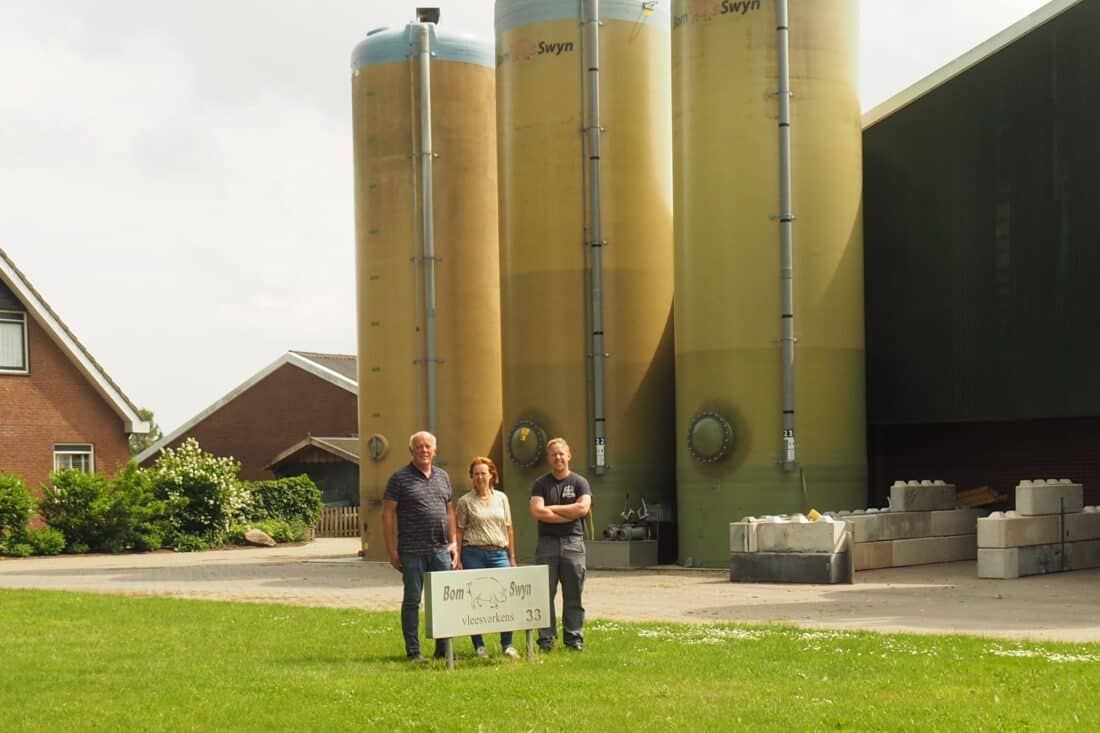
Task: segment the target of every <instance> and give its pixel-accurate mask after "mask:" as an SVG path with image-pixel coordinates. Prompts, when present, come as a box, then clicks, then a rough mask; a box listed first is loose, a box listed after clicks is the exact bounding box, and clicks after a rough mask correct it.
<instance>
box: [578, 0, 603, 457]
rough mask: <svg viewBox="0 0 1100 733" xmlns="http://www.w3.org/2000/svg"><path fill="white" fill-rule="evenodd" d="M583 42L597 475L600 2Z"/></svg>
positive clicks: (594, 0)
mask: <svg viewBox="0 0 1100 733" xmlns="http://www.w3.org/2000/svg"><path fill="white" fill-rule="evenodd" d="M583 22H584V24H585V32H584V45H585V50H586V54H587V58H588V66H587V72H586V74H587V77H588V78H587V82H588V120H587V123H586V124H585V133H586V136H587V141H588V184H589V185H588V212H589V222H588V246H589V250H590V252H591V260H592V276H591V284H590V286H589V294H588V297H589V310H590V313H591V317H592V334H591V339H590V341H589V350H590V351H591V358H592V385H591V393H592V435H593V439H594V441H595V446H594V448H595V450H594V451H593V455H594V456H595V465H594V466H593V469H594V470H595V472H596V473H597V474H603V473H605V472H606V471H607V453H606V440H607V415H606V407H605V398H604V387H605V384H604V382H605V376H604V360H605V359H606V357H607V354H606V353H605V351H604V323H603V246H604V245H605V244H606V242H604V241H603V227H602V225H601V221H600V132H601V130H600V3H599V0H584V18H583Z"/></svg>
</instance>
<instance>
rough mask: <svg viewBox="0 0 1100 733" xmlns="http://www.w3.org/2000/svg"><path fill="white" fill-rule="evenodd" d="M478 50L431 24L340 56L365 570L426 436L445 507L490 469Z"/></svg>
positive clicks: (493, 268) (482, 87) (488, 304)
mask: <svg viewBox="0 0 1100 733" xmlns="http://www.w3.org/2000/svg"><path fill="white" fill-rule="evenodd" d="M493 72H494V64H493V53H492V45H491V44H490V43H488V42H486V41H482V40H479V39H475V38H471V37H467V36H460V35H456V34H454V33H448V32H447V31H446V30H445V29H441V28H439V27H437V25H436V24H435V23H433V22H418V23H411V24H409V25H408V26H406V27H404V28H383V29H379V30H377V31H373V32H372V33H370V34H368V36H367V38H366V39H365V40H364V41H362V42H361V43H360V44H359V45H358V46H356V48H355V51H354V52H353V54H352V114H353V118H354V119H353V123H354V124H353V133H354V149H355V219H356V221H355V224H356V227H355V228H356V280H357V292H358V335H359V435H360V462H359V489H360V513H361V524H362V539H363V546H364V550H365V554H366V557H368V558H371V559H384V558H385V557H386V550H385V546H384V542H383V540H382V532H381V522H380V508H381V501H382V496H383V492H384V490H385V486H386V480H387V479H388V477H389V476H390V474H391V473H392V472H393V471H394V470H396V469H397V468H400V467H401V466H402V465H404V464H405V463H407V462H408V461H409V452H408V439H409V436H410V435H411V434H412V433H414V432H416V431H418V430H431V431H432V432H434V433H435V434H436V435H437V437H438V440H439V445H438V456H437V459H436V462H437V463H438V464H439V465H442V466H443V467H444V468H445V469H446V470H447V471H448V472H449V473H450V474H451V476H452V478H453V483H454V485H455V493H456V496H457V495H459V494H460V493H461V492H462V491H463V489H464V487H467V486H468V478H467V475H466V471H467V467H468V465H469V462H470V460H471V459H472V458H473V457H474V456H475V455H489V456H492V457H494V459H495V460H498V461H499V458H500V419H501V418H500V415H501V412H500V410H501V405H500V383H501V379H500V282H499V251H498V247H497V188H496V176H497V165H496V134H495V117H494V102H493V99H494V95H495V87H494V84H495V82H494V73H493Z"/></svg>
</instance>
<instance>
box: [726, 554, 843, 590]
mask: <svg viewBox="0 0 1100 733" xmlns="http://www.w3.org/2000/svg"><path fill="white" fill-rule="evenodd" d="M730 582H731V583H815V584H824V585H835V584H837V583H851V582H852V556H851V554H850V553H848V552H832V553H826V552H731V553H730Z"/></svg>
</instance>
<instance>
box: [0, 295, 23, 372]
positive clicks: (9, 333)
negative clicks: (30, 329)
mask: <svg viewBox="0 0 1100 733" xmlns="http://www.w3.org/2000/svg"><path fill="white" fill-rule="evenodd" d="M26 371H27V314H26V313H19V312H16V311H2V310H0V372H26Z"/></svg>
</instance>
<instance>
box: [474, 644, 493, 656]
mask: <svg viewBox="0 0 1100 733" xmlns="http://www.w3.org/2000/svg"><path fill="white" fill-rule="evenodd" d="M474 651H476V652H477V655H478V656H479V657H481V658H482V659H488V658H489V652H488V650H486V649H485V647H483V646H479V647H478V648H477V649H475V650H474Z"/></svg>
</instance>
